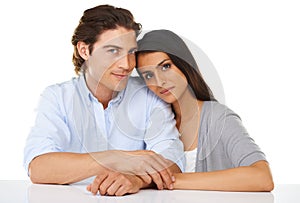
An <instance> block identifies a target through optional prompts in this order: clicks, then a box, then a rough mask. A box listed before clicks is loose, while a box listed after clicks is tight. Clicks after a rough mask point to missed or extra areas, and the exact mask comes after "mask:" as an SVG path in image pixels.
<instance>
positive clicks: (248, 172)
mask: <svg viewBox="0 0 300 203" xmlns="http://www.w3.org/2000/svg"><path fill="white" fill-rule="evenodd" d="M175 178H176V181H175V183H174V187H175V189H196V190H217V191H249V192H250V191H253V192H254V191H256V192H258V191H271V190H273V188H274V183H273V179H272V175H271V172H270V169H269V166H268V163H267V162H265V161H258V162H256V163H254V164H252V165H251V166H247V167H238V168H232V169H227V170H220V171H212V172H197V173H178V174H175Z"/></svg>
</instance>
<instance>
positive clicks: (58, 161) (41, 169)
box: [29, 152, 105, 184]
mask: <svg viewBox="0 0 300 203" xmlns="http://www.w3.org/2000/svg"><path fill="white" fill-rule="evenodd" d="M102 170H105V168H104V167H102V166H101V165H100V164H99V163H97V162H96V161H95V160H94V159H93V157H92V156H91V155H90V154H79V153H68V152H53V153H47V154H43V155H40V156H38V157H36V158H34V159H33V160H32V161H31V163H30V166H29V175H30V179H31V181H32V182H33V183H49V184H70V183H74V182H77V181H81V180H83V179H85V178H88V177H91V176H94V175H97V174H99V173H101V171H102Z"/></svg>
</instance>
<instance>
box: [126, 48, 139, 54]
mask: <svg viewBox="0 0 300 203" xmlns="http://www.w3.org/2000/svg"><path fill="white" fill-rule="evenodd" d="M136 51H137V49H132V50H130V51H129V52H128V54H135V52H136Z"/></svg>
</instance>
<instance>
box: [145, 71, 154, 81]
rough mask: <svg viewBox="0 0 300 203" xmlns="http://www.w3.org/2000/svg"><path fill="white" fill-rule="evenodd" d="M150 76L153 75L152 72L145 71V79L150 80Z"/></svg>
mask: <svg viewBox="0 0 300 203" xmlns="http://www.w3.org/2000/svg"><path fill="white" fill-rule="evenodd" d="M152 77H153V74H152V73H146V74H145V75H144V78H145V80H150V79H151V78H152Z"/></svg>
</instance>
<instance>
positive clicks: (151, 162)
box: [87, 150, 175, 196]
mask: <svg viewBox="0 0 300 203" xmlns="http://www.w3.org/2000/svg"><path fill="white" fill-rule="evenodd" d="M107 152H108V153H110V156H107V157H109V159H105V158H104V159H103V157H99V156H98V155H97V153H96V154H93V155H92V156H93V157H94V158H98V159H97V160H99V161H98V162H99V163H101V165H102V166H104V167H105V168H106V170H105V171H104V172H101V174H100V175H97V176H96V178H95V179H94V181H93V183H92V184H90V185H89V186H88V187H87V190H88V191H90V192H92V193H93V194H96V193H97V192H98V191H99V193H100V194H101V195H116V196H120V195H124V194H126V193H136V192H138V191H139V189H140V188H145V187H149V186H150V185H151V184H152V183H154V184H155V185H156V186H157V188H158V189H160V190H161V189H164V188H167V189H173V182H175V178H174V176H173V174H172V172H171V170H170V167H171V166H172V165H173V164H174V163H173V162H171V161H169V160H167V159H165V158H164V157H163V156H161V155H159V154H157V153H155V152H153V151H149V150H137V151H118V150H111V151H107ZM112 157H114V158H112ZM100 158H101V159H100Z"/></svg>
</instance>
